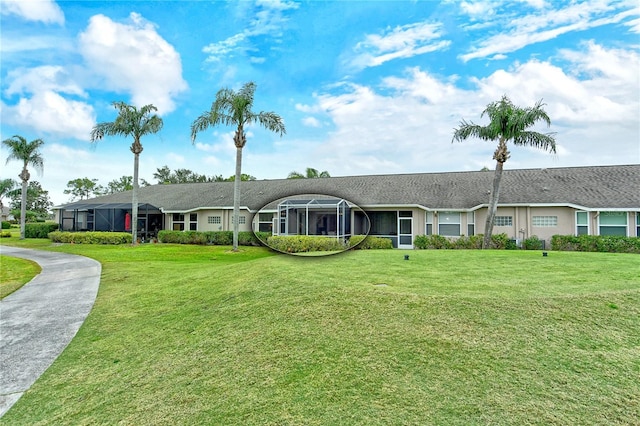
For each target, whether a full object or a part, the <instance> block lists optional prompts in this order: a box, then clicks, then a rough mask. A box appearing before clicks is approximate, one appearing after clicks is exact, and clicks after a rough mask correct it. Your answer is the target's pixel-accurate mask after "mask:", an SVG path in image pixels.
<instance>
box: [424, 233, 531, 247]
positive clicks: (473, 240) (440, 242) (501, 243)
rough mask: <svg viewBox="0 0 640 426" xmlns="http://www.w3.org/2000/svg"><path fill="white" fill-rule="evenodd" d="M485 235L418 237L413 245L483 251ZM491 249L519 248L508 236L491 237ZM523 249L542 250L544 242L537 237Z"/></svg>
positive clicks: (528, 239)
mask: <svg viewBox="0 0 640 426" xmlns="http://www.w3.org/2000/svg"><path fill="white" fill-rule="evenodd" d="M483 239H484V235H482V234H480V235H471V236H468V237H467V236H464V235H463V236H461V237H458V238H447V237H444V236H442V235H418V236H417V237H416V238H415V240H414V241H413V244H414V246H415V248H417V249H465V250H471V249H481V248H482V240H483ZM491 248H492V249H498V250H515V249H517V248H518V246H517V245H516V243H515V241H514V240H513V239H511V238H509V236H507V234H505V233H502V234H493V235H491ZM522 248H523V249H526V250H542V248H543V242H542V240H540V239H539V238H538V237H536V236H532V237H530V238H527V239H526V240H524V241H523V242H522Z"/></svg>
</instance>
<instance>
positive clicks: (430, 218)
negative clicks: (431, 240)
mask: <svg viewBox="0 0 640 426" xmlns="http://www.w3.org/2000/svg"><path fill="white" fill-rule="evenodd" d="M426 225H427V226H426V228H425V229H426V230H427V235H431V234H433V212H427V223H426Z"/></svg>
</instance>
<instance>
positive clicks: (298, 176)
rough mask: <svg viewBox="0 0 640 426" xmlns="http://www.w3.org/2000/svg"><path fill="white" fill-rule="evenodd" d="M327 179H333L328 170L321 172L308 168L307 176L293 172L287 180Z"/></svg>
mask: <svg viewBox="0 0 640 426" xmlns="http://www.w3.org/2000/svg"><path fill="white" fill-rule="evenodd" d="M325 177H331V175H330V174H329V172H327V171H326V170H325V171H322V172H319V171H318V170H317V169H313V168H311V167H307V171H306V174H304V175H303V174H302V173H299V172H291V173H289V176H287V179H315V178H325Z"/></svg>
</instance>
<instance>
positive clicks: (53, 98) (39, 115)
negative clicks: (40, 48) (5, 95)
mask: <svg viewBox="0 0 640 426" xmlns="http://www.w3.org/2000/svg"><path fill="white" fill-rule="evenodd" d="M2 121H3V122H4V123H6V124H9V125H14V126H16V127H19V128H22V129H33V130H34V131H36V132H37V133H46V134H51V135H56V136H60V137H72V138H75V139H79V140H89V134H90V132H91V128H92V127H93V126H94V125H95V123H96V119H95V112H94V110H93V107H92V106H91V105H88V104H87V103H84V102H79V101H73V100H68V99H65V98H63V97H62V96H60V95H59V94H58V93H56V92H53V91H50V90H45V91H42V92H38V93H35V94H34V95H33V96H32V97H31V98H26V97H22V98H20V100H19V101H18V103H17V104H16V105H6V104H4V103H3V104H2Z"/></svg>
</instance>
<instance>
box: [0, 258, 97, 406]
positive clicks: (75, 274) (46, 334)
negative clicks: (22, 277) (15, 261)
mask: <svg viewBox="0 0 640 426" xmlns="http://www.w3.org/2000/svg"><path fill="white" fill-rule="evenodd" d="M0 254H2V255H7V256H14V257H20V258H23V259H29V260H32V261H34V262H36V263H38V264H39V265H40V266H41V267H42V271H41V273H40V274H38V275H36V277H35V278H33V279H32V280H31V281H30V282H28V283H27V284H25V285H24V286H23V287H22V288H20V289H19V290H18V291H16V292H15V293H12V294H10V295H9V296H7V297H5V298H4V299H2V300H0V417H2V416H3V415H4V414H5V413H6V412H7V411H8V410H9V408H11V406H12V405H13V404H15V402H16V401H17V400H18V399H20V397H21V396H22V394H23V393H24V392H25V391H26V390H27V389H29V387H31V385H32V384H33V383H34V382H35V381H36V380H37V379H38V377H40V375H41V374H42V373H44V371H45V370H46V369H47V368H49V366H50V365H51V364H52V363H53V361H54V360H55V359H56V358H57V357H58V355H60V353H62V351H63V350H64V348H65V347H67V345H68V344H69V342H70V341H71V339H73V336H75V334H76V333H77V332H78V329H79V328H80V326H81V325H82V323H83V322H84V320H85V318H86V317H87V315H88V314H89V312H90V311H91V308H92V307H93V303H94V301H95V299H96V296H97V294H98V286H99V284H100V273H101V270H102V267H101V265H100V263H99V262H97V261H95V260H93V259H89V258H86V257H82V256H76V255H71V254H65V253H54V252H46V251H37V250H27V249H21V248H17V247H7V246H0Z"/></svg>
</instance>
